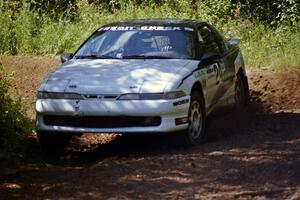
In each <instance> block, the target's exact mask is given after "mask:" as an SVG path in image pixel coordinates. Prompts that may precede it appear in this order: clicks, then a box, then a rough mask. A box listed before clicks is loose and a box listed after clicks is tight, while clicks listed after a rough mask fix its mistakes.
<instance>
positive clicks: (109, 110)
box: [36, 96, 190, 133]
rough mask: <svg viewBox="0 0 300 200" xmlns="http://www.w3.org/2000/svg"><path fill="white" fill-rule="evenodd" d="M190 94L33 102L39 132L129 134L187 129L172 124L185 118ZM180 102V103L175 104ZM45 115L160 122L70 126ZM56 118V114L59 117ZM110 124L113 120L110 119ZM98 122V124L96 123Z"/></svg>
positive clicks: (41, 100)
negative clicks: (155, 120)
mask: <svg viewBox="0 0 300 200" xmlns="http://www.w3.org/2000/svg"><path fill="white" fill-rule="evenodd" d="M189 101H190V96H185V97H182V98H178V99H172V100H130V101H127V100H123V101H122V100H119V101H118V100H98V99H96V100H91V99H88V100H86V99H85V100H80V101H78V100H67V99H38V100H37V101H36V113H37V115H36V128H37V130H40V131H60V132H90V133H92V132H94V133H130V132H135V133H136V132H172V131H179V130H183V129H186V128H187V126H188V124H187V123H185V124H180V125H176V124H175V119H176V118H182V117H187V115H188V109H189ZM178 102H179V103H178ZM48 116H67V117H72V116H74V117H75V116H77V117H79V118H81V119H84V118H85V117H86V118H87V119H89V118H93V119H95V118H97V117H99V119H100V120H101V117H102V118H103V117H107V118H109V119H113V118H114V117H115V118H116V119H118V117H121V118H126V117H128V118H134V117H136V118H138V117H149V118H157V117H159V118H160V123H159V124H155V125H153V124H152V125H149V126H141V125H139V124H137V125H134V123H132V122H131V123H130V125H128V126H124V125H123V126H120V127H117V125H114V126H111V127H110V126H104V127H101V125H99V126H100V127H97V126H92V127H88V125H84V126H83V125H82V127H81V125H80V123H78V124H76V125H71V123H66V124H64V123H57V124H51V125H49V123H45V118H46V117H48ZM58 118H59V117H58ZM110 123H113V122H110ZM99 124H101V123H99Z"/></svg>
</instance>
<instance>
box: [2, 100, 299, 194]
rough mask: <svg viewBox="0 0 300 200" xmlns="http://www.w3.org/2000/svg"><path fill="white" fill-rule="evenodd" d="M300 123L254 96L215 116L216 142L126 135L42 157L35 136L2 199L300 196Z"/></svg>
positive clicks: (6, 177)
mask: <svg viewBox="0 0 300 200" xmlns="http://www.w3.org/2000/svg"><path fill="white" fill-rule="evenodd" d="M299 122H300V114H299V113H292V112H280V113H272V112H270V111H269V110H268V106H265V105H263V104H261V103H260V102H259V101H258V100H255V99H252V102H251V105H250V107H249V108H248V109H247V110H246V111H244V113H243V116H240V115H239V114H237V113H234V114H230V115H226V116H223V117H218V118H214V119H212V121H211V123H210V126H209V129H208V133H209V134H210V136H209V141H208V142H207V143H206V144H203V145H199V146H195V147H191V148H179V147H177V146H176V145H173V144H172V142H171V140H170V137H169V136H165V135H146V136H126V137H123V136H122V137H117V138H115V139H113V140H112V141H110V142H108V143H106V144H103V145H98V146H97V145H92V146H84V145H83V146H82V144H77V145H78V146H79V147H76V145H75V147H74V149H75V150H74V149H73V150H72V149H69V152H67V153H66V154H64V155H60V156H59V157H43V156H42V154H41V153H40V150H39V146H38V144H37V142H36V141H32V145H31V148H29V151H28V156H29V159H26V161H24V162H19V163H18V164H19V166H17V167H15V169H5V170H6V171H5V170H2V173H0V180H1V181H0V199H19V198H22V199H32V197H33V196H34V198H37V199H40V198H49V199H59V198H61V199H65V198H66V199H108V198H112V199H114V198H115V199H128V198H130V199H140V198H141V199H180V198H185V199H201V198H206V199H233V198H244V199H253V198H268V199H274V198H275V199H288V198H291V199H293V198H294V199H297V198H300V171H299V170H298V169H299V168H300V156H299V154H300V153H299V152H300V123H299ZM80 146H81V147H80ZM30 155H31V156H30Z"/></svg>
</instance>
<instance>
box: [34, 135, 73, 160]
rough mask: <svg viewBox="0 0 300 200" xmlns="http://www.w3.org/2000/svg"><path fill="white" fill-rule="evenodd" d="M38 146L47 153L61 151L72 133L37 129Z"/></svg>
mask: <svg viewBox="0 0 300 200" xmlns="http://www.w3.org/2000/svg"><path fill="white" fill-rule="evenodd" d="M37 137H38V140H39V143H40V146H41V148H42V150H43V152H44V153H46V154H47V155H48V154H49V155H54V154H57V153H62V152H64V150H65V147H66V146H67V145H68V144H69V142H70V140H71V137H72V134H70V133H61V132H49V131H37Z"/></svg>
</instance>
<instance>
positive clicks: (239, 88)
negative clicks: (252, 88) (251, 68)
mask: <svg viewBox="0 0 300 200" xmlns="http://www.w3.org/2000/svg"><path fill="white" fill-rule="evenodd" d="M234 99H235V103H236V108H237V109H238V110H243V109H244V108H245V107H246V106H247V104H248V102H249V88H248V81H247V78H246V77H244V76H242V75H241V74H238V75H237V78H236V81H235V95H234Z"/></svg>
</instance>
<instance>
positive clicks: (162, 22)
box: [104, 18, 204, 27]
mask: <svg viewBox="0 0 300 200" xmlns="http://www.w3.org/2000/svg"><path fill="white" fill-rule="evenodd" d="M200 23H204V22H202V21H199V20H195V19H169V18H167V19H128V20H122V21H119V22H113V23H111V24H107V25H105V26H104V27H108V26H171V27H173V26H179V27H195V25H197V24H200Z"/></svg>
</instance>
